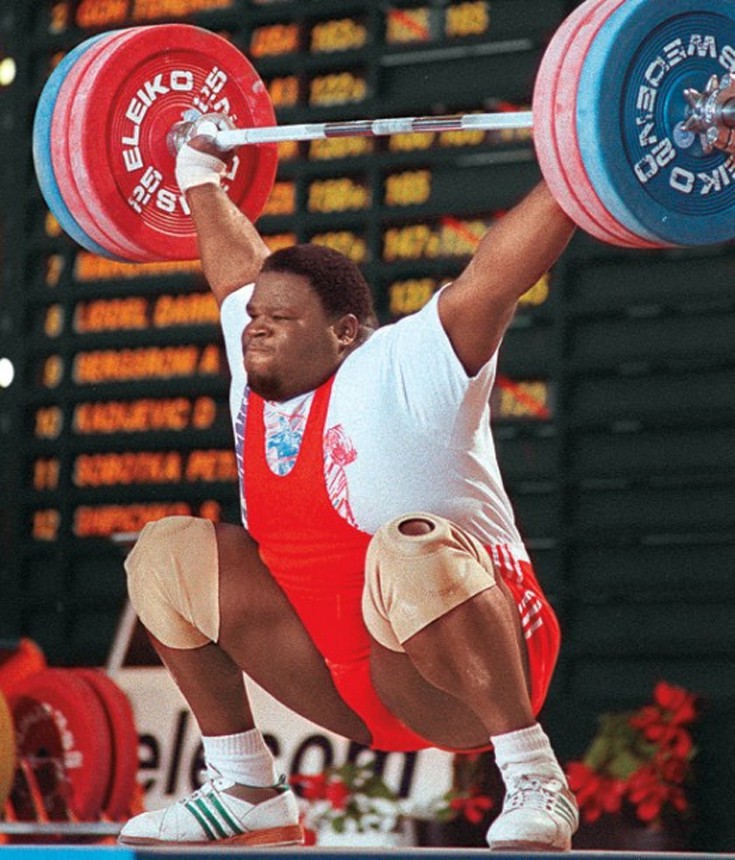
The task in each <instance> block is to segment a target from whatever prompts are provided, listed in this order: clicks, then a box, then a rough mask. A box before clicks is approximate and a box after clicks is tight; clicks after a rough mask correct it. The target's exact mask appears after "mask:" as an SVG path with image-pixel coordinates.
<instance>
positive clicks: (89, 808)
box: [10, 669, 112, 821]
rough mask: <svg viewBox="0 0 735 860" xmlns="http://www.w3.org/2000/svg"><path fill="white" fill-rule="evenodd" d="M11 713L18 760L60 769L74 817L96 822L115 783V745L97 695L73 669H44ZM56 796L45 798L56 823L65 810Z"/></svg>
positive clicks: (18, 694)
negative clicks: (112, 775)
mask: <svg viewBox="0 0 735 860" xmlns="http://www.w3.org/2000/svg"><path fill="white" fill-rule="evenodd" d="M10 707H11V711H12V713H13V721H14V723H15V740H16V750H17V753H18V756H19V757H21V758H24V759H26V760H29V761H30V762H31V763H32V764H33V763H38V764H42V763H47V764H48V763H49V762H50V763H51V764H52V765H54V766H55V768H56V770H57V772H60V773H62V774H63V776H64V778H65V779H64V780H63V781H64V782H65V786H66V797H65V798H63V800H65V801H66V802H68V806H69V809H70V810H71V812H72V814H73V815H74V816H75V817H76V818H77V819H78V820H80V821H96V820H97V819H98V818H99V816H100V813H101V811H102V808H103V803H104V800H105V794H106V792H107V787H108V785H109V782H110V773H111V757H112V740H111V737H110V730H109V728H108V725H107V716H106V714H105V711H104V709H103V707H102V705H101V704H100V701H99V698H98V696H97V694H96V693H95V692H94V690H93V689H92V688H91V687H90V686H89V684H88V683H87V682H86V681H85V680H83V679H82V678H78V677H77V676H76V675H75V674H74V673H73V672H72V671H70V670H68V669H44V670H43V671H42V672H38V673H37V674H35V675H32V676H30V677H29V678H26V679H25V680H24V681H23V682H22V683H20V684H18V686H17V687H16V688H15V690H14V692H13V695H12V697H11V699H10ZM53 795H54V791H51V792H49V791H46V792H45V796H44V804H45V805H46V808H47V810H48V814H49V817H50V818H52V817H53V815H54V811H55V810H58V807H59V806H60V804H59V799H58V798H55V797H54V796H53ZM57 817H59V816H58V814H57Z"/></svg>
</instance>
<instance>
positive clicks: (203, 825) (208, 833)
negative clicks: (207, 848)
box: [184, 803, 217, 840]
mask: <svg viewBox="0 0 735 860" xmlns="http://www.w3.org/2000/svg"><path fill="white" fill-rule="evenodd" d="M184 809H186V810H187V811H188V812H190V813H191V814H192V815H193V816H194V818H196V820H197V824H199V826H200V827H201V828H202V830H203V831H204V833H205V834H206V836H207V838H208V839H212V840H214V839H216V838H217V837H216V836H215V834H214V831H213V830H212V828H211V827H210V826H209V825H208V824H207V822H206V821H205V820H204V818H202V814H201V813H200V812H199V810H198V809H197V808H196V807H195V806H194V804H193V803H185V804H184Z"/></svg>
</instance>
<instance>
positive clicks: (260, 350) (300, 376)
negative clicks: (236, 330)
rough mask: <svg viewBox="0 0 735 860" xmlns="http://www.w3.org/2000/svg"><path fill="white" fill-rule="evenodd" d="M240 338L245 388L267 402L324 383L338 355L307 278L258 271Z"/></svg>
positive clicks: (332, 325) (334, 323)
mask: <svg viewBox="0 0 735 860" xmlns="http://www.w3.org/2000/svg"><path fill="white" fill-rule="evenodd" d="M247 311H248V314H249V315H250V322H249V323H248V325H247V326H246V328H245V331H244V332H243V336H242V345H243V354H244V362H245V371H246V372H247V375H248V384H249V386H250V388H251V389H252V390H253V391H254V392H255V393H256V394H259V395H260V396H261V397H263V398H265V399H266V400H280V401H283V400H288V399H290V398H291V397H296V396H297V395H298V394H304V393H305V392H307V391H311V390H313V389H314V388H317V387H318V386H319V385H321V384H322V383H323V382H325V381H326V380H327V379H328V378H329V377H330V376H331V375H332V374H333V373H334V371H335V370H336V369H337V367H339V364H340V362H341V358H342V352H343V346H342V345H341V341H340V337H339V333H338V331H337V327H338V325H339V321H338V320H333V319H330V318H329V317H328V316H327V315H326V313H325V312H324V309H323V307H322V304H321V301H320V300H319V296H318V295H317V294H316V293H315V292H314V290H313V289H312V288H311V285H310V283H309V280H308V279H307V278H305V277H302V276H301V275H294V274H291V273H287V272H262V273H261V274H260V275H258V277H257V278H256V281H255V288H254V290H253V294H252V296H251V298H250V301H249V302H248V305H247Z"/></svg>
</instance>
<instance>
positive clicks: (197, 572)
mask: <svg viewBox="0 0 735 860" xmlns="http://www.w3.org/2000/svg"><path fill="white" fill-rule="evenodd" d="M125 570H126V571H127V575H128V594H129V595H130V601H131V603H132V604H133V607H134V608H135V611H136V612H137V613H138V617H139V618H140V620H141V621H142V622H143V625H144V626H145V627H146V628H147V629H148V630H149V631H150V632H151V633H152V634H153V635H154V636H155V637H156V638H157V639H158V640H159V641H160V642H162V643H163V644H164V645H167V646H168V647H170V648H184V649H189V648H198V647H200V646H202V645H205V644H206V643H207V642H212V641H216V640H217V638H218V635H219V565H218V556H217V540H216V537H215V531H214V526H213V525H212V523H211V522H209V520H203V519H197V518H196V517H165V518H164V519H161V520H157V521H156V522H152V523H148V524H147V525H146V526H145V527H144V528H143V530H142V531H141V533H140V536H139V537H138V540H137V542H136V544H135V546H134V547H133V549H132V551H131V552H130V554H129V555H128V557H127V559H126V560H125Z"/></svg>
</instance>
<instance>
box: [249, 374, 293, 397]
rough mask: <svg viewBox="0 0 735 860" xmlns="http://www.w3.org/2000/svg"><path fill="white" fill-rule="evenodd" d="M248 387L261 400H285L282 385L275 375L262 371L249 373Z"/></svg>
mask: <svg viewBox="0 0 735 860" xmlns="http://www.w3.org/2000/svg"><path fill="white" fill-rule="evenodd" d="M248 388H249V389H250V390H251V391H252V392H253V393H255V394H257V395H258V396H259V397H262V398H263V400H276V401H277V400H287V399H288V398H286V397H284V396H283V385H282V384H281V382H280V380H278V379H277V378H276V377H275V376H271V375H269V374H264V373H258V372H255V373H249V374H248Z"/></svg>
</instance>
